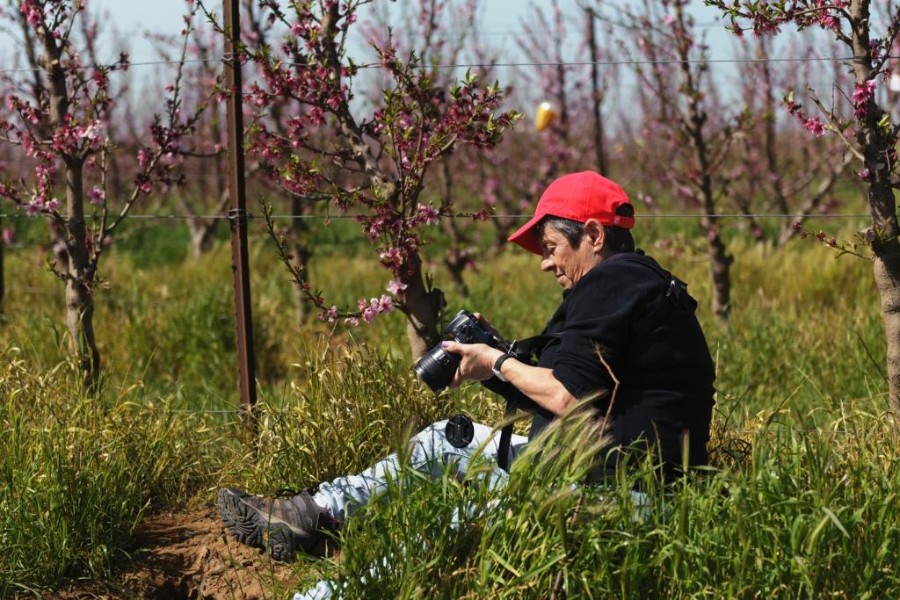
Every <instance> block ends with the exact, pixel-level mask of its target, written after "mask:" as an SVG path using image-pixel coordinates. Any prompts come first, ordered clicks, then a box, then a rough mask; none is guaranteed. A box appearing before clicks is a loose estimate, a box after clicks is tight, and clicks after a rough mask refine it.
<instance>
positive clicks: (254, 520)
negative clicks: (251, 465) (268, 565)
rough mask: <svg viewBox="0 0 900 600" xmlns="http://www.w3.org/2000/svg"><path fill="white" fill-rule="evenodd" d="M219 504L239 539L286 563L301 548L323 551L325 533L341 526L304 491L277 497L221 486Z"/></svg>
mask: <svg viewBox="0 0 900 600" xmlns="http://www.w3.org/2000/svg"><path fill="white" fill-rule="evenodd" d="M218 506H219V514H221V516H222V521H223V522H224V523H225V527H226V528H227V529H228V530H229V531H230V532H231V534H232V535H233V536H234V537H235V539H237V541H239V542H241V543H242V544H246V545H248V546H253V547H254V548H261V549H263V550H267V551H268V552H269V553H270V554H271V555H272V558H274V559H275V560H280V561H283V562H291V561H293V560H294V558H295V555H296V553H297V552H299V551H301V550H302V551H304V552H309V553H312V554H318V553H320V548H321V546H320V544H321V543H322V542H323V541H325V535H324V532H325V531H335V530H337V528H338V523H337V521H335V520H334V519H333V518H332V517H331V515H330V514H328V511H327V510H326V509H324V508H322V507H321V506H319V505H318V504H316V503H315V501H313V499H312V496H310V495H309V492H307V491H305V490H304V491H302V492H300V493H299V494H294V495H293V496H291V497H289V498H280V499H274V498H264V497H262V496H251V495H250V494H247V493H246V492H242V491H240V490H236V489H232V488H222V489H220V490H219V499H218Z"/></svg>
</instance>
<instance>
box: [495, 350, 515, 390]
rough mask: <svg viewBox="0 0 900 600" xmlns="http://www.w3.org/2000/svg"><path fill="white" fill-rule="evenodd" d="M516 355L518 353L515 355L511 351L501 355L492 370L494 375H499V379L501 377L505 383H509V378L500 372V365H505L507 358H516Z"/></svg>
mask: <svg viewBox="0 0 900 600" xmlns="http://www.w3.org/2000/svg"><path fill="white" fill-rule="evenodd" d="M515 357H516V355H515V354H512V353H511V352H507V353H505V354H501V355H500V357H499V358H498V359H497V362H495V363H494V366H493V368H491V371H493V372H494V375H496V376H497V379H499V380H500V381H502V382H503V383H508V382H509V380H508V379H507V378H506V377H504V376H503V373H501V372H500V367H502V366H503V363H505V362H506V359H508V358H515Z"/></svg>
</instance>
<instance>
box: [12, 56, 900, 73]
mask: <svg viewBox="0 0 900 600" xmlns="http://www.w3.org/2000/svg"><path fill="white" fill-rule="evenodd" d="M861 58H862V57H855V56H805V57H790V56H780V57H768V58H752V57H743V58H741V57H736V58H707V59H689V60H687V61H682V60H680V59H675V58H673V59H660V60H637V59H634V60H596V61H590V60H582V61H541V62H529V61H522V62H485V63H479V62H473V63H450V64H437V65H420V66H419V68H420V69H472V68H480V69H487V68H518V67H587V66H593V65H597V66H623V65H632V66H635V65H670V64H682V63H684V62H687V63H688V64H755V63H807V62H847V61H853V60H859V59H861ZM885 58H887V59H891V60H896V59H900V56H893V55H889V56H886V57H885ZM226 60H227V57H226V56H225V55H222V56H219V57H211V58H203V59H201V58H198V59H190V60H185V61H179V60H154V61H141V62H134V63H129V65H128V67H129V68H131V67H145V66H162V65H178V64H182V62H183V64H196V63H224V62H225V61H226ZM285 64H288V65H290V66H293V67H308V68H315V67H314V66H313V65H307V64H305V63H297V62H287V63H285ZM95 66H96V65H80V66H78V67H77V68H78V69H89V68H92V67H95ZM356 68H358V69H381V68H382V66H381V64H380V63H378V64H376V63H372V64H364V65H356ZM40 71H43V69H42V68H40V67H27V68H26V67H19V68H9V69H0V75H7V74H18V73H35V72H40Z"/></svg>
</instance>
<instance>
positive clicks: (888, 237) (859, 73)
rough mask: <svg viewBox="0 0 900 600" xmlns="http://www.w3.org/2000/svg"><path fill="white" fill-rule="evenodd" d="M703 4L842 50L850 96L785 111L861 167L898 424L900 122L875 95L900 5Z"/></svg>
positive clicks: (885, 71) (804, 102)
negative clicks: (821, 34) (818, 34)
mask: <svg viewBox="0 0 900 600" xmlns="http://www.w3.org/2000/svg"><path fill="white" fill-rule="evenodd" d="M707 4H710V5H712V6H715V7H717V8H719V9H720V10H721V11H722V12H723V13H724V14H726V15H727V16H728V17H729V18H730V19H731V29H732V31H733V32H734V33H735V34H737V35H742V34H743V33H744V32H745V31H752V32H753V33H754V34H755V35H774V34H777V33H779V31H780V30H781V28H782V27H785V26H796V27H797V28H798V29H799V30H801V31H804V30H805V31H812V30H823V31H825V32H826V33H827V34H829V35H831V36H833V37H834V39H836V40H837V42H838V43H839V44H840V45H841V46H842V47H843V48H845V49H846V51H847V53H848V56H849V58H848V59H847V68H848V69H849V70H850V71H851V72H852V74H853V80H852V84H851V85H852V87H849V86H847V87H842V88H839V89H838V91H839V93H840V94H841V95H843V96H844V98H845V99H846V100H849V102H844V103H843V105H841V104H837V103H835V104H832V105H830V106H828V105H826V103H825V102H823V101H822V100H820V98H819V97H818V95H817V94H816V92H815V90H810V91H809V95H808V96H807V97H803V98H801V97H795V98H793V99H791V100H790V102H789V106H788V110H789V112H790V114H791V115H793V116H794V117H795V118H797V119H799V120H800V121H801V122H802V123H803V124H804V126H805V127H806V128H807V129H809V130H810V131H811V132H812V134H814V135H819V134H822V133H825V132H827V133H829V134H832V135H836V136H838V138H839V139H840V140H842V142H843V144H844V146H845V147H846V148H847V151H849V152H850V153H852V154H853V156H855V157H856V160H857V161H858V164H859V165H860V168H859V171H858V174H859V177H860V179H862V180H863V181H864V182H865V184H866V186H865V190H866V201H867V203H868V207H869V213H870V216H871V226H870V227H868V228H866V229H865V230H864V231H863V232H861V240H862V241H863V242H864V243H866V244H868V245H870V246H871V249H872V256H871V259H872V263H873V266H874V275H875V283H876V285H877V287H878V292H879V295H880V297H881V309H882V316H883V320H884V329H885V335H886V339H887V379H888V393H889V403H890V408H891V411H892V412H893V414H894V418H895V420H897V422H898V424H900V224H898V220H897V207H896V200H895V197H894V188H896V187H898V185H900V168H898V164H897V150H896V146H897V138H898V132H900V123H897V122H895V120H894V119H893V118H892V115H891V112H890V111H889V110H886V108H885V107H884V106H883V105H882V104H881V103H879V100H878V95H877V94H876V92H877V90H878V87H879V85H880V82H881V84H882V85H883V82H885V81H888V80H889V79H890V77H891V74H892V73H891V66H892V65H891V62H890V58H891V56H890V50H891V48H892V47H894V44H895V43H896V41H897V39H898V35H900V5H898V4H897V3H896V2H885V3H884V10H883V11H882V12H881V13H880V14H878V13H877V11H875V10H874V9H875V7H876V3H873V2H872V1H871V0H831V1H828V2H824V1H822V0H780V1H779V2H755V1H747V0H740V1H731V0H729V1H724V0H707ZM837 85H838V84H836V86H837ZM842 106H847V108H846V110H841V108H842ZM835 160H839V158H835ZM829 245H838V244H836V243H831V244H829Z"/></svg>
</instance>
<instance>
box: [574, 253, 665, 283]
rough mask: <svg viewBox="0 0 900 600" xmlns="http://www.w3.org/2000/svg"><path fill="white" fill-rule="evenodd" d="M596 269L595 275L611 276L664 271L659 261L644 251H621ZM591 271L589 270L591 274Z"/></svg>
mask: <svg viewBox="0 0 900 600" xmlns="http://www.w3.org/2000/svg"><path fill="white" fill-rule="evenodd" d="M592 271H594V272H595V273H594V276H595V277H609V276H611V275H621V274H631V275H632V276H642V275H647V274H649V273H650V272H651V271H663V268H662V267H660V266H659V263H658V262H656V260H655V259H654V258H653V257H650V256H647V255H646V254H644V253H643V252H620V253H619V254H613V255H612V256H610V257H608V258H606V259H605V260H604V261H603V262H601V263H600V264H599V265H597V268H596V269H592ZM590 274H591V272H588V275H590Z"/></svg>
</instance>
